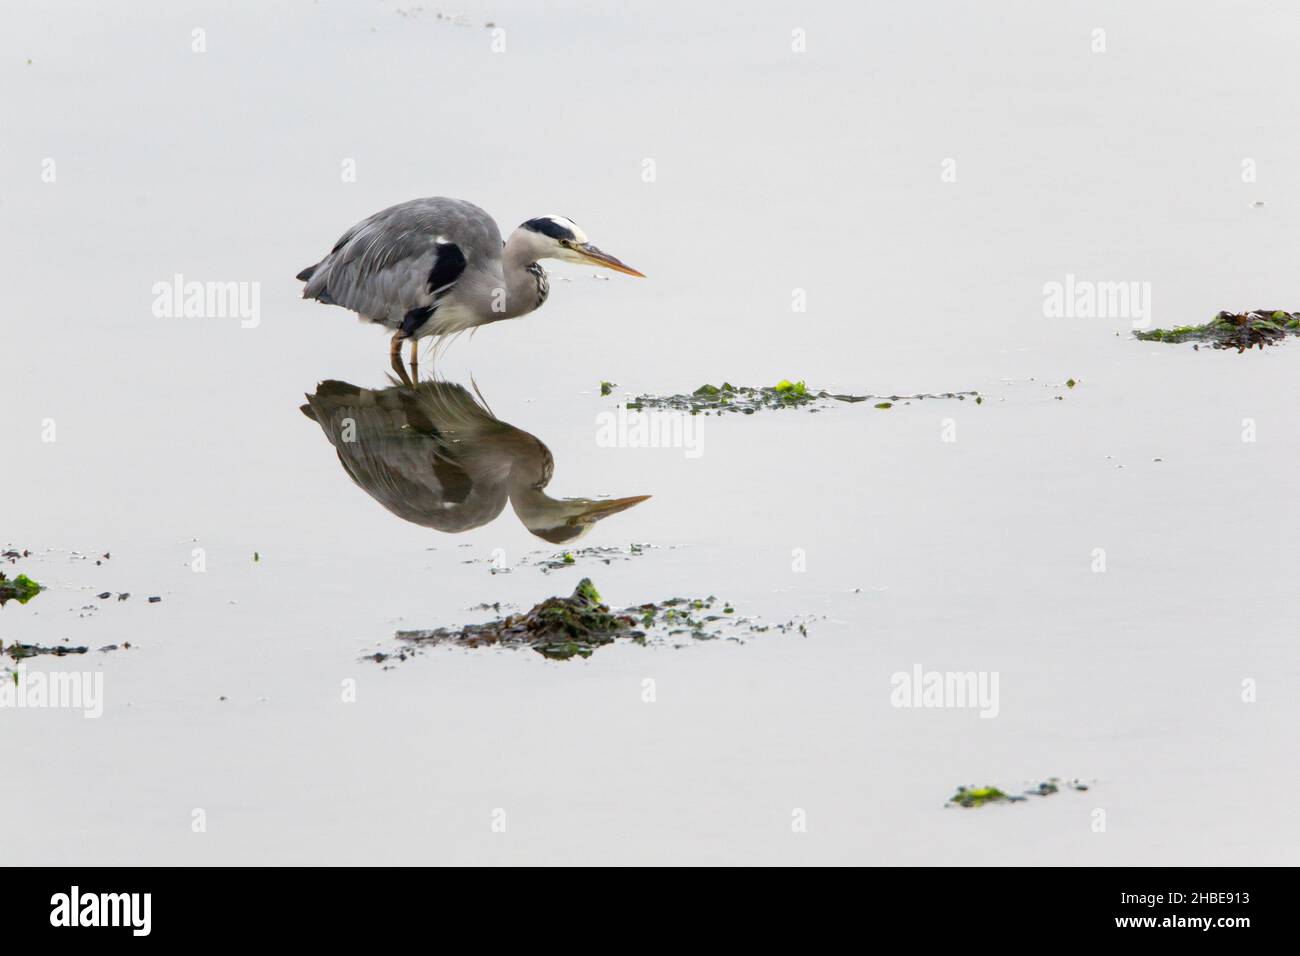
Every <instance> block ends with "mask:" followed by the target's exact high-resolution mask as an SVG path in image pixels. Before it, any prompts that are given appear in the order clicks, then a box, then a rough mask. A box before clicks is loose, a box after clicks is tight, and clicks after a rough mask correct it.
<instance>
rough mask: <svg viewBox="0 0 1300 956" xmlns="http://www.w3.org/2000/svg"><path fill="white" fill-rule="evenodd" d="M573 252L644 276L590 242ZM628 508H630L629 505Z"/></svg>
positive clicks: (588, 259) (613, 267)
mask: <svg viewBox="0 0 1300 956" xmlns="http://www.w3.org/2000/svg"><path fill="white" fill-rule="evenodd" d="M573 250H574V251H575V252H576V253H578V255H580V256H582V258H583V259H584V260H586V261H587V262H590V263H591V264H592V265H597V266H604V267H605V268H606V269H613V270H614V271H615V272H622V273H624V274H626V275H630V276H636V277H637V278H640V279H644V278H645V275H644V274H643V273H640V272H637V271H636V270H635V269H633V268H632V267H631V266H629V265H626V264H625V263H622V262H620V261H619V260H617V259H615V258H614V257H613V256H611V255H610V254H609V253H608V252H601V251H600V250H599V249H597V248H596V247H595V246H593V245H592V244H591V243H590V242H585V243H583V244H582V245H580V246H574V247H573ZM638 500H640V499H638ZM632 504H636V502H635V501H634V502H632ZM628 507H631V506H630V505H629V506H628ZM620 510H622V509H620Z"/></svg>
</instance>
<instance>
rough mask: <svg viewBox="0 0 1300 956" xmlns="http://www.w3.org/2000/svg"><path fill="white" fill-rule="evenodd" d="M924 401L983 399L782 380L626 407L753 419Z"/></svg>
mask: <svg viewBox="0 0 1300 956" xmlns="http://www.w3.org/2000/svg"><path fill="white" fill-rule="evenodd" d="M926 398H948V399H953V398H955V399H957V400H958V401H965V400H966V399H967V398H973V399H975V400H976V402H977V403H979V402H981V401H982V399H981V398H980V396H979V393H978V392H973V391H970V392H938V393H933V394H931V393H924V394H917V395H844V394H836V393H833V392H828V391H826V390H825V389H818V390H814V389H810V388H809V387H808V385H807V383H806V382H804V381H802V380H801V381H798V382H792V381H790V380H788V379H782V380H781V381H779V382H777V383H776V384H775V385H770V386H762V387H757V388H755V387H751V386H748V385H732V384H731V383H730V382H723V383H722V384H721V385H711V384H707V383H706V384H704V385H701V386H700V387H699V388H697V389H696V390H695V391H693V392H691V393H690V394H689V395H640V396H638V397H637V398H634V399H632V400H631V401H629V402H628V403H627V407H628V408H629V409H632V410H633V411H640V410H642V409H647V408H653V409H661V410H665V411H678V412H688V413H690V414H691V415H699V414H701V413H703V414H705V415H708V414H714V415H721V414H723V413H726V412H740V413H741V414H742V415H752V414H754V412H757V411H759V410H761V409H782V408H809V409H810V410H811V411H818V410H819V409H820V408H822V407H825V406H826V405H828V404H829V403H830V402H848V403H857V402H869V401H873V400H875V402H876V405H875V407H876V408H890V407H892V406H893V404H894V403H895V402H906V401H920V400H922V399H926Z"/></svg>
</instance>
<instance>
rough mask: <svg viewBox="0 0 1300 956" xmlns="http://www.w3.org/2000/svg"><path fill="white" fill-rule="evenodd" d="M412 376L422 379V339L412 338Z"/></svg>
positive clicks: (417, 379)
mask: <svg viewBox="0 0 1300 956" xmlns="http://www.w3.org/2000/svg"><path fill="white" fill-rule="evenodd" d="M411 378H413V379H415V380H416V381H417V382H418V381H419V380H420V340H419V339H411Z"/></svg>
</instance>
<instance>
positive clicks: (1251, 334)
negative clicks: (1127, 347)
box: [1133, 309, 1300, 352]
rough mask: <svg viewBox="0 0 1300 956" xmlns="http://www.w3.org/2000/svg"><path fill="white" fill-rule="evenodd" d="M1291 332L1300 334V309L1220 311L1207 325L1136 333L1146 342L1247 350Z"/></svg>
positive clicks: (1278, 339)
mask: <svg viewBox="0 0 1300 956" xmlns="http://www.w3.org/2000/svg"><path fill="white" fill-rule="evenodd" d="M1288 335H1300V312H1287V311H1286V310H1284V309H1254V310H1252V311H1250V312H1220V313H1219V314H1218V315H1216V316H1215V317H1214V318H1213V319H1211V320H1210V321H1209V322H1206V323H1205V324H1204V325H1178V326H1175V327H1173V328H1170V329H1151V330H1150V331H1148V332H1134V333H1133V336H1134V338H1136V339H1139V340H1140V341H1143V342H1165V343H1169V344H1177V343H1180V342H1194V343H1196V345H1197V347H1198V348H1199V347H1200V345H1201V344H1206V345H1209V346H1210V347H1211V348H1216V349H1236V350H1237V351H1238V352H1244V351H1245V350H1246V349H1249V348H1254V347H1259V348H1260V349H1263V348H1264V346H1266V345H1278V344H1280V343H1281V342H1282V341H1283V340H1284V339H1286V337H1287V336H1288Z"/></svg>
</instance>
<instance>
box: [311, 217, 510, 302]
mask: <svg viewBox="0 0 1300 956" xmlns="http://www.w3.org/2000/svg"><path fill="white" fill-rule="evenodd" d="M500 258H501V233H500V231H499V230H498V229H497V226H496V223H495V222H493V220H492V217H491V216H489V215H488V214H487V213H486V212H484V211H483V210H482V209H479V208H478V207H477V206H475V205H473V204H471V203H467V202H463V201H461V200H457V199H441V198H435V199H416V200H412V201H411V202H406V203H402V204H400V205H397V206H392V207H390V208H388V209H385V210H384V211H383V212H379V213H376V214H375V215H373V216H371V217H370V218H369V219H366V220H365V221H363V222H360V223H358V224H357V225H355V226H353V227H352V228H351V229H349V230H348V231H347V232H346V233H344V234H343V236H342V237H341V238H340V239H339V241H338V242H337V243H335V245H334V249H333V250H332V251H331V252H330V254H329V255H328V256H326V257H325V258H324V259H322V260H321V261H320V263H318V264H317V265H316V266H315V267H312V268H311V269H310V270H306V269H305V270H303V272H302V273H301V275H304V276H306V277H307V286H306V288H304V289H303V296H304V298H308V299H319V300H321V301H322V302H328V303H331V304H335V305H341V306H343V307H344V308H346V309H351V310H352V311H354V312H358V313H360V314H361V315H363V316H366V317H367V318H370V319H374V320H378V321H383V320H389V321H394V322H396V321H401V320H402V319H403V318H405V317H406V316H407V314H408V313H410V312H412V311H419V310H428V311H430V312H431V311H432V310H431V309H430V306H431V305H433V304H434V303H435V300H436V299H437V298H438V297H440V296H443V295H445V294H446V293H447V292H448V291H450V289H451V288H452V286H453V285H455V283H456V281H457V280H458V279H460V277H461V275H462V274H463V273H464V272H465V270H466V269H467V268H470V267H472V268H476V269H487V268H492V266H493V264H494V263H496V262H499V261H500ZM414 318H416V319H417V320H418V321H419V322H422V321H424V320H425V319H427V318H428V312H425V313H424V314H423V315H422V316H421V315H417V316H415V317H414ZM417 324H418V323H417Z"/></svg>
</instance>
